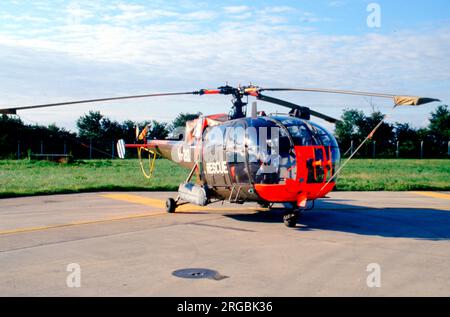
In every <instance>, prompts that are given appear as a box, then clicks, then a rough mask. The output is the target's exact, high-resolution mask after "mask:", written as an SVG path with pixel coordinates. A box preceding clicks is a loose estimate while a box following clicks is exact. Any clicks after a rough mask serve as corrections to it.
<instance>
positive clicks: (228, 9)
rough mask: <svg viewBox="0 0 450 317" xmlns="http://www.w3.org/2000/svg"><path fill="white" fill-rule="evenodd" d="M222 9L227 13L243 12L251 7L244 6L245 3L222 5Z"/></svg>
mask: <svg viewBox="0 0 450 317" xmlns="http://www.w3.org/2000/svg"><path fill="white" fill-rule="evenodd" d="M223 9H224V11H225V12H226V13H229V14H239V13H244V12H247V11H251V10H252V8H251V7H249V6H245V5H242V6H230V7H224V8H223Z"/></svg>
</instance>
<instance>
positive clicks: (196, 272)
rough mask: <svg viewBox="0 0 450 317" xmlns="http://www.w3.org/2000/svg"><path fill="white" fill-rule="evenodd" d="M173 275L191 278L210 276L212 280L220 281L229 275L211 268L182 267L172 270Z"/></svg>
mask: <svg viewBox="0 0 450 317" xmlns="http://www.w3.org/2000/svg"><path fill="white" fill-rule="evenodd" d="M172 275H173V276H176V277H180V278H189V279H201V278H208V279H211V280H216V281H220V280H223V279H225V278H227V277H228V276H223V275H220V274H219V272H217V271H214V270H210V269H181V270H176V271H173V272H172Z"/></svg>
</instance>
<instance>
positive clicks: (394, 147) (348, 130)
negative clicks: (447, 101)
mask: <svg viewBox="0 0 450 317" xmlns="http://www.w3.org/2000/svg"><path fill="white" fill-rule="evenodd" d="M383 118H384V114H382V113H381V112H379V111H374V112H373V113H372V114H370V115H368V116H366V115H365V114H364V113H363V112H362V111H360V110H356V109H346V110H344V112H343V115H342V117H341V121H340V122H338V123H337V124H336V130H335V135H336V138H337V140H338V143H339V146H340V148H341V151H343V153H345V152H349V150H350V151H351V147H352V144H353V149H356V147H357V146H358V145H359V144H360V143H361V142H363V140H364V139H365V138H366V137H367V136H368V135H369V133H370V132H371V131H372V130H373V129H374V128H375V126H376V125H377V124H378V123H379V122H380V121H381V120H383ZM449 141H450V111H449V108H448V106H446V105H441V106H438V107H437V108H436V110H435V111H433V112H431V114H430V116H429V123H428V126H427V127H424V128H419V129H415V128H413V127H411V125H410V124H409V123H399V122H396V123H393V124H391V123H388V122H385V121H384V122H383V123H382V124H381V126H380V127H379V128H378V130H377V131H376V133H375V134H374V136H373V138H371V140H370V142H367V143H366V144H365V146H363V148H361V150H360V151H359V153H358V155H359V156H362V157H372V156H373V154H374V151H375V153H376V157H396V156H399V157H403V158H405V157H419V156H420V155H421V152H423V155H424V156H427V157H447V156H448V154H449V153H448V151H449V148H448V146H449V144H448V142H449ZM397 151H398V153H397Z"/></svg>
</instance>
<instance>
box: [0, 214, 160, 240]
mask: <svg viewBox="0 0 450 317" xmlns="http://www.w3.org/2000/svg"><path fill="white" fill-rule="evenodd" d="M165 214H167V213H166V212H156V213H155V212H152V213H144V214H135V215H128V216H121V217H113V218H105V219H97V220H85V221H75V222H70V223H64V224H58V225H48V226H38V227H24V228H17V229H11V230H2V231H0V236H3V235H10V234H17V233H28V232H36V231H45V230H50V229H59V228H67V227H74V226H82V225H90V224H97V223H105V222H111V221H118V220H130V219H139V218H147V217H153V216H161V215H165Z"/></svg>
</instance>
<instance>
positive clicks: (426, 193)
mask: <svg viewBox="0 0 450 317" xmlns="http://www.w3.org/2000/svg"><path fill="white" fill-rule="evenodd" d="M412 193H413V194H416V195H422V196H427V197H433V198H440V199H450V195H449V194H442V193H435V192H412Z"/></svg>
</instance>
